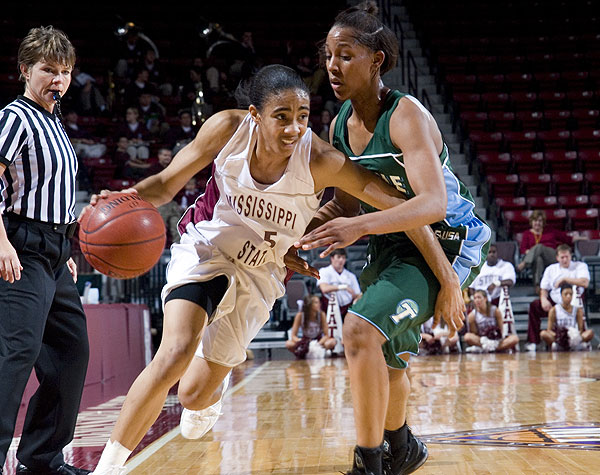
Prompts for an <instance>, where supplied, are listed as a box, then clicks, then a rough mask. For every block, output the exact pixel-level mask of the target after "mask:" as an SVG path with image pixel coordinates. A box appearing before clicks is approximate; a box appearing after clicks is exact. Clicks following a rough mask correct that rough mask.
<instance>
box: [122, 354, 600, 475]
mask: <svg viewBox="0 0 600 475" xmlns="http://www.w3.org/2000/svg"><path fill="white" fill-rule="evenodd" d="M347 374H348V369H347V364H346V360H345V359H344V358H334V359H321V360H306V361H295V360H290V359H287V360H286V359H281V360H277V359H273V360H268V361H264V360H263V361H260V359H257V360H255V361H249V362H247V363H244V365H241V366H240V367H238V368H236V370H235V373H234V378H233V380H234V383H235V384H234V385H233V387H231V388H230V389H229V391H228V393H227V394H226V396H225V400H224V405H223V415H222V416H221V418H220V420H219V421H218V422H217V424H216V425H215V427H214V429H213V430H212V432H209V433H208V434H207V435H206V436H205V437H204V438H203V439H202V440H199V441H188V440H185V439H183V438H182V437H181V435H179V433H178V429H177V428H175V429H173V430H172V431H171V432H168V433H167V434H166V435H164V436H163V437H162V438H160V439H158V440H157V441H156V442H154V443H153V444H151V445H150V446H148V447H147V448H145V449H144V450H142V451H141V452H139V453H138V454H137V455H136V456H135V457H134V458H132V459H131V460H130V462H129V463H128V468H129V470H130V473H133V474H136V475H142V474H148V475H155V474H203V475H204V474H206V475H209V474H240V475H241V474H248V475H250V474H251V475H263V474H334V473H339V472H340V471H345V470H347V469H348V468H349V467H350V461H351V452H352V448H353V445H354V424H353V414H352V406H351V399H350V390H349V384H348V377H347ZM410 377H411V382H412V396H411V399H410V402H409V411H408V414H409V415H408V420H409V425H411V427H412V428H413V431H414V432H415V433H416V434H419V435H420V436H421V437H422V438H423V439H424V440H426V441H427V445H428V447H429V453H430V456H429V460H428V461H427V463H426V464H425V465H424V466H423V467H422V468H421V469H420V470H419V471H418V472H417V473H419V474H521V473H523V474H553V473H557V474H583V473H597V474H598V473H600V352H598V351H593V352H581V353H545V352H544V353H537V354H528V353H521V354H514V355H507V354H498V355H494V354H491V355H477V354H462V355H443V356H420V357H417V358H413V359H412V361H411V367H410Z"/></svg>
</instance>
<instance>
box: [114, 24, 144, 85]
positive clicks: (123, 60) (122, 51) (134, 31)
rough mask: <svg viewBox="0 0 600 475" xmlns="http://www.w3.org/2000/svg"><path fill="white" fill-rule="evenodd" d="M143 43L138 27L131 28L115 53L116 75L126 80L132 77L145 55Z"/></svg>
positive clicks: (132, 26)
mask: <svg viewBox="0 0 600 475" xmlns="http://www.w3.org/2000/svg"><path fill="white" fill-rule="evenodd" d="M142 45H143V42H142V41H140V37H139V30H138V28H137V27H136V26H134V25H131V26H129V28H128V30H127V33H126V34H125V36H124V37H123V41H120V42H119V45H118V47H117V50H116V51H115V56H116V58H115V59H116V64H115V75H116V76H117V78H120V79H125V78H128V77H129V76H131V74H132V73H133V70H134V68H135V67H136V65H137V64H138V63H139V62H140V60H141V58H142V54H143V49H142Z"/></svg>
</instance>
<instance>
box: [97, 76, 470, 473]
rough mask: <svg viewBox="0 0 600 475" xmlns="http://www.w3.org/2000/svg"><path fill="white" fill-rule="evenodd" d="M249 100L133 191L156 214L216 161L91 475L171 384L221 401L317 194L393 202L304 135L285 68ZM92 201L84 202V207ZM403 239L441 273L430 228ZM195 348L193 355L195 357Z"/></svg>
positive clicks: (121, 451) (261, 81) (304, 109)
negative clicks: (146, 354) (336, 190)
mask: <svg viewBox="0 0 600 475" xmlns="http://www.w3.org/2000/svg"><path fill="white" fill-rule="evenodd" d="M249 100H250V104H251V105H250V106H249V112H245V111H241V110H227V111H222V112H219V113H217V114H215V115H214V116H212V117H211V118H209V119H208V120H207V121H206V122H205V123H204V125H203V126H202V128H201V129H200V131H199V132H198V134H197V136H196V138H195V139H194V141H193V142H191V143H190V144H188V145H187V146H186V147H185V148H183V149H182V150H181V151H180V152H179V153H178V154H177V155H176V156H175V158H174V159H173V161H172V162H171V164H170V165H169V166H168V167H167V168H166V169H165V170H163V171H161V172H160V173H159V174H157V175H154V176H151V177H149V178H147V179H145V180H143V181H142V182H140V183H138V184H137V185H135V187H134V189H133V190H131V191H136V192H137V193H139V195H140V196H141V197H142V198H144V199H146V200H148V201H150V202H151V203H153V204H154V205H156V206H158V205H161V204H163V203H166V202H168V201H170V200H171V199H172V198H173V196H175V194H176V193H177V192H178V191H179V190H180V189H181V188H183V186H184V185H185V184H186V183H187V181H188V180H189V179H190V178H191V177H192V176H194V175H195V174H196V173H198V172H199V171H200V170H202V169H203V168H205V167H206V166H208V165H209V164H210V163H211V162H214V166H213V170H214V171H213V180H214V183H215V184H216V188H215V186H214V185H211V187H212V188H210V189H211V190H212V191H213V192H216V193H217V195H218V196H217V197H216V200H215V202H214V209H212V210H208V211H207V212H206V213H197V212H196V211H197V210H198V209H200V208H202V207H206V203H203V202H201V201H202V200H200V201H198V200H197V203H196V207H195V208H193V209H190V210H188V211H187V212H186V215H185V216H184V219H183V220H182V224H184V225H185V228H184V231H185V232H184V233H183V235H182V237H181V241H180V243H179V244H174V245H173V246H172V248H171V255H172V258H171V262H170V264H169V267H168V269H167V284H166V285H165V288H164V290H163V302H164V327H163V337H162V341H161V345H160V347H159V349H158V351H157V353H156V355H155V357H154V359H153V361H152V362H151V363H150V364H149V365H148V366H147V367H146V368H145V369H144V371H142V373H141V374H140V375H139V376H138V378H137V379H136V381H135V382H134V383H133V385H132V387H131V389H130V390H129V393H128V395H127V398H126V399H125V402H124V404H123V407H122V409H121V413H120V415H119V418H118V420H117V423H116V425H115V428H114V429H113V432H112V434H111V437H110V440H109V441H108V443H107V445H106V447H105V449H104V451H103V454H102V456H101V458H100V461H99V463H98V466H97V467H96V470H95V471H94V473H95V474H96V475H98V474H102V475H107V474H120V473H124V472H125V470H126V469H125V467H124V464H125V461H126V460H127V458H128V457H129V455H130V454H131V452H132V451H133V449H135V447H136V446H137V444H138V443H139V442H140V440H141V439H142V438H143V436H144V435H145V434H146V431H147V430H148V429H149V428H150V426H151V425H152V424H153V423H154V421H155V420H156V418H157V417H158V415H159V414H160V411H161V409H162V406H163V404H164V402H165V400H166V397H167V394H168V391H169V389H170V388H171V387H172V386H173V385H174V384H175V383H177V382H178V381H180V379H181V381H180V385H179V397H180V400H181V402H182V404H183V405H184V406H186V407H188V409H192V410H198V409H204V408H207V407H209V406H210V405H211V404H215V403H216V402H217V401H218V400H219V398H220V397H221V395H222V392H223V391H222V390H218V389H219V387H220V385H221V383H222V382H223V380H224V378H225V377H226V376H227V375H228V374H229V372H230V370H231V368H232V367H234V366H236V365H238V364H240V363H242V362H243V361H244V360H245V358H246V353H245V349H246V347H247V346H248V344H249V343H250V341H251V340H252V339H253V338H254V336H255V335H256V334H257V333H258V331H259V329H260V328H261V327H262V326H263V325H264V324H265V323H266V322H267V320H268V319H269V311H270V309H271V307H272V305H273V304H274V302H275V300H276V299H277V298H279V297H281V296H282V295H283V294H284V290H285V288H284V284H283V282H284V277H285V274H286V271H285V265H284V256H285V254H286V252H287V251H288V249H289V248H290V247H292V245H293V243H294V242H295V241H297V240H298V239H299V238H300V237H301V236H302V235H303V234H304V231H305V229H306V227H307V225H308V223H309V222H310V221H311V219H312V217H313V216H314V214H315V213H316V211H317V209H318V207H319V203H320V197H321V191H322V190H324V189H325V188H326V187H330V186H341V187H342V189H343V190H344V191H345V192H347V193H349V194H351V195H354V196H356V197H357V198H358V199H360V200H363V201H365V202H367V203H369V204H371V205H372V206H375V207H377V208H380V209H381V208H389V207H391V206H394V205H397V204H399V203H400V202H401V198H399V197H398V196H399V195H398V192H397V191H396V190H395V189H394V188H393V187H391V186H389V185H387V184H386V183H385V182H384V181H383V180H381V179H380V178H379V177H377V176H376V175H375V174H373V173H371V172H367V171H366V170H364V169H363V168H361V167H360V166H358V165H355V164H353V163H352V162H351V161H350V160H349V159H347V158H346V157H345V156H344V155H343V154H342V153H341V152H338V151H337V150H335V149H334V148H333V147H331V146H330V145H329V144H327V143H326V142H324V141H322V140H321V139H319V138H318V137H317V136H316V135H314V134H313V133H312V132H310V129H308V127H307V124H308V116H309V104H310V100H309V94H308V89H307V87H306V85H305V84H304V82H303V81H302V79H301V78H300V77H299V76H298V75H297V73H296V72H295V71H294V70H292V69H290V68H287V67H285V66H280V65H271V66H266V67H264V68H263V69H261V70H260V71H259V72H258V73H257V74H256V76H255V77H254V79H253V81H252V83H251V87H250V90H249ZM307 132H308V133H307ZM108 194H109V192H108V191H103V192H102V193H101V195H102V196H108ZM96 201H97V196H93V197H92V200H91V205H92V206H93V205H94V204H95V203H96ZM205 211H206V210H205ZM199 216H200V218H198V217H199ZM411 239H414V241H415V243H416V244H417V246H418V247H419V248H420V249H422V252H423V253H424V255H425V256H427V258H428V262H429V265H430V266H432V268H442V267H443V268H444V269H445V270H446V271H448V269H447V267H449V263H448V260H447V258H446V257H445V254H444V253H443V251H442V250H441V247H440V246H439V244H438V243H437V240H436V239H435V236H434V235H433V233H432V232H431V230H430V229H429V228H425V227H423V228H419V229H416V230H414V231H411ZM286 263H287V261H286ZM302 265H303V264H301V263H298V266H299V267H301V266H302ZM442 285H444V283H442ZM447 285H448V286H451V285H452V284H451V283H448V284H447ZM449 288H450V287H449ZM452 290H455V291H452ZM446 295H447V297H446V299H445V301H444V305H445V307H446V308H448V309H449V311H448V315H450V316H453V317H454V318H460V317H459V316H458V314H459V310H458V309H462V293H461V291H460V288H458V287H457V286H456V289H453V288H452V289H451V290H450V291H449V292H448V293H446ZM454 310H455V311H454ZM200 343H201V344H200ZM196 350H198V356H200V357H196V358H194V354H195V353H196ZM190 363H191V364H190ZM215 420H216V418H215Z"/></svg>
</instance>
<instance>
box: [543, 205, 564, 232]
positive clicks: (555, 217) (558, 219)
mask: <svg viewBox="0 0 600 475" xmlns="http://www.w3.org/2000/svg"><path fill="white" fill-rule="evenodd" d="M545 213H546V226H548V227H552V228H554V229H561V230H563V231H565V230H566V229H567V222H568V219H569V217H568V216H567V210H566V209H562V208H560V209H547V210H545Z"/></svg>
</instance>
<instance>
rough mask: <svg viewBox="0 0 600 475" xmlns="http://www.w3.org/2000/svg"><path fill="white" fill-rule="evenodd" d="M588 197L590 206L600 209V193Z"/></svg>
mask: <svg viewBox="0 0 600 475" xmlns="http://www.w3.org/2000/svg"><path fill="white" fill-rule="evenodd" d="M588 197H589V199H590V206H592V207H594V208H599V207H600V193H594V194H590V195H588Z"/></svg>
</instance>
